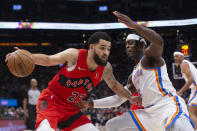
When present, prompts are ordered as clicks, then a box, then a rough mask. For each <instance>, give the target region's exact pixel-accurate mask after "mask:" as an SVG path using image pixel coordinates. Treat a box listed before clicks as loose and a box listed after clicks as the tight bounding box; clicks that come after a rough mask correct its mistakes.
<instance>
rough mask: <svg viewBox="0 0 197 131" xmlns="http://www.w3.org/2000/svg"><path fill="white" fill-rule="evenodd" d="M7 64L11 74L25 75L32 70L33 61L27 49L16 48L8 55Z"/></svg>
mask: <svg viewBox="0 0 197 131" xmlns="http://www.w3.org/2000/svg"><path fill="white" fill-rule="evenodd" d="M7 66H8V68H9V70H10V72H11V73H12V74H13V75H15V76H17V77H26V76H28V75H30V74H31V73H32V72H33V70H34V67H35V63H34V61H33V60H32V58H31V53H30V52H29V51H27V50H16V51H15V52H13V54H12V55H10V56H9V57H8V63H7Z"/></svg>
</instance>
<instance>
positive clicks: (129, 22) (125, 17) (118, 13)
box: [113, 11, 136, 29]
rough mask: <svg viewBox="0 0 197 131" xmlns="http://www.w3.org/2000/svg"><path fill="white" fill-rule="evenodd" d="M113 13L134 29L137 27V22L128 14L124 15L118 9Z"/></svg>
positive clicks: (119, 20) (120, 20)
mask: <svg viewBox="0 0 197 131" xmlns="http://www.w3.org/2000/svg"><path fill="white" fill-rule="evenodd" d="M113 14H114V15H115V16H116V17H117V18H118V22H121V23H123V24H125V25H126V26H127V27H129V28H130V29H134V28H135V27H136V23H135V22H134V21H133V20H131V19H130V18H129V17H128V16H127V15H124V14H122V13H120V12H118V11H114V12H113Z"/></svg>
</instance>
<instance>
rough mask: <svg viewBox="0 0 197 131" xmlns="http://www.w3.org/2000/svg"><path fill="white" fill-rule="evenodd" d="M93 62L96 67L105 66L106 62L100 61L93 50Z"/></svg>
mask: <svg viewBox="0 0 197 131" xmlns="http://www.w3.org/2000/svg"><path fill="white" fill-rule="evenodd" d="M94 61H95V62H96V64H97V65H100V66H105V65H106V64H107V60H106V61H103V60H101V59H100V58H99V56H98V54H97V53H96V51H95V50H94Z"/></svg>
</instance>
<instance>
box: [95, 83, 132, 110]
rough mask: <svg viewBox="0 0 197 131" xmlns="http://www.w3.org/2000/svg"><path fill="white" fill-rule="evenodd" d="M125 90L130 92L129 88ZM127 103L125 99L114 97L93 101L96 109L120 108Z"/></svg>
mask: <svg viewBox="0 0 197 131" xmlns="http://www.w3.org/2000/svg"><path fill="white" fill-rule="evenodd" d="M124 88H125V89H126V90H128V88H127V86H125V87H124ZM128 91H129V90H128ZM129 92H130V91H129ZM126 101H127V99H126V98H124V97H120V96H118V95H113V96H109V97H106V98H102V99H97V100H93V103H94V108H111V107H118V106H120V105H121V104H123V103H124V102H126Z"/></svg>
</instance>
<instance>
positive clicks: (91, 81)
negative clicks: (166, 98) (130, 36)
mask: <svg viewBox="0 0 197 131" xmlns="http://www.w3.org/2000/svg"><path fill="white" fill-rule="evenodd" d="M88 44H89V49H88V50H85V49H79V50H78V49H74V48H69V49H66V50H64V51H62V52H60V53H57V54H55V55H45V54H32V56H31V57H32V59H33V60H34V61H35V63H36V64H37V65H42V66H54V65H58V64H64V65H63V66H62V67H61V69H60V71H59V72H58V73H57V74H56V75H55V76H54V78H53V79H52V80H51V81H50V82H49V84H48V88H47V89H45V90H43V91H42V93H41V95H40V97H39V100H38V103H37V120H36V129H37V131H54V130H55V129H56V127H57V125H58V126H59V127H60V129H62V130H63V131H97V130H98V129H97V128H96V127H95V126H94V125H93V124H92V123H91V121H90V120H89V119H88V118H87V117H86V116H85V115H83V114H82V113H81V112H80V110H79V108H78V107H76V106H74V105H75V103H76V102H77V101H79V100H81V99H84V98H86V97H87V93H88V92H90V91H91V90H92V89H93V87H95V86H96V85H97V84H98V83H99V82H100V81H101V80H102V79H104V80H105V82H106V83H107V85H108V86H109V87H110V88H111V89H112V90H113V91H114V92H115V93H117V94H118V95H119V96H121V97H125V98H126V99H128V100H129V101H130V102H131V103H135V102H134V101H135V100H136V97H132V96H131V95H130V93H129V92H128V91H127V90H125V89H124V88H123V86H122V85H121V84H120V83H119V82H118V81H117V80H116V79H115V77H114V75H113V72H112V66H111V64H110V63H109V62H108V56H109V54H110V49H111V38H110V37H109V36H108V35H107V34H106V33H104V32H96V33H94V34H92V35H91V37H90V38H89V40H88ZM8 57H9V55H7V56H6V60H7V58H8Z"/></svg>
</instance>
